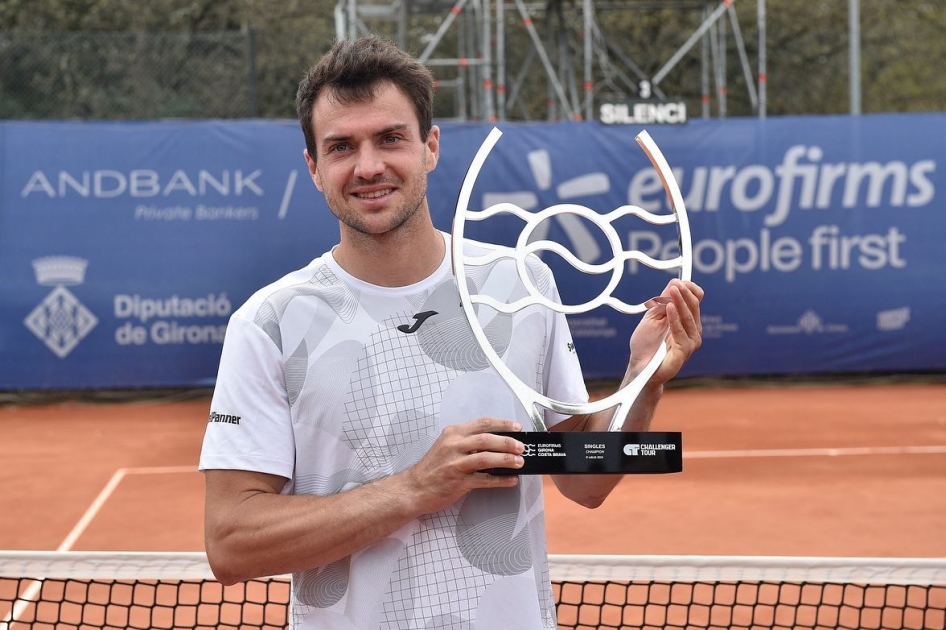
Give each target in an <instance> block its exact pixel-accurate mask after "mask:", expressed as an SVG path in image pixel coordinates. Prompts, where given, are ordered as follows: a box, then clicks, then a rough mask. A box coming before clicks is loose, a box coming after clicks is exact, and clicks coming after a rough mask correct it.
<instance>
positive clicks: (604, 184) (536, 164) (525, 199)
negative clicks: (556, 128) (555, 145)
mask: <svg viewBox="0 0 946 630" xmlns="http://www.w3.org/2000/svg"><path fill="white" fill-rule="evenodd" d="M526 159H527V160H528V162H529V168H530V170H531V171H532V177H533V179H534V180H535V184H536V187H537V188H538V189H539V190H543V191H545V190H550V189H551V188H552V159H551V157H550V156H549V152H548V151H546V150H545V149H538V150H536V151H530V152H529V154H528V155H527V156H526ZM609 190H611V181H610V179H609V178H608V174H607V173H602V172H596V173H588V174H587V175H580V176H578V177H575V178H572V179H569V180H566V181H564V182H562V183H561V184H559V185H558V186H556V187H555V193H556V195H557V197H558V199H559V200H560V201H568V200H570V199H576V198H579V197H585V196H587V195H600V194H603V193H606V192H608V191H609ZM501 202H507V203H513V204H515V205H517V206H519V207H520V208H522V209H523V210H534V209H536V208H538V206H539V196H538V195H537V194H536V193H534V192H532V191H531V190H524V191H516V192H504V193H498V192H491V193H484V194H483V207H484V208H489V207H490V206H493V205H496V204H497V203H501ZM552 221H557V222H558V224H559V225H560V226H561V228H562V230H564V232H565V235H566V236H567V237H568V240H569V241H571V248H570V250H571V251H572V252H573V253H574V254H575V255H576V256H578V258H579V259H581V260H582V262H586V263H591V262H594V261H596V260H597V259H598V258H599V257H600V256H601V247H600V246H599V245H598V242H597V241H596V240H595V237H594V235H593V234H592V233H591V232H590V231H589V230H588V228H587V227H586V225H585V224H584V223H583V222H582V220H581V219H580V218H579V217H577V216H575V215H572V214H560V215H557V216H555V217H553V218H552V219H551V220H549V221H543V222H542V223H541V224H540V225H539V226H538V227H537V228H536V229H535V231H534V232H533V233H532V236H531V238H530V239H529V242H533V241H537V240H542V239H544V238H546V237H547V236H548V233H549V229H550V228H551V227H552Z"/></svg>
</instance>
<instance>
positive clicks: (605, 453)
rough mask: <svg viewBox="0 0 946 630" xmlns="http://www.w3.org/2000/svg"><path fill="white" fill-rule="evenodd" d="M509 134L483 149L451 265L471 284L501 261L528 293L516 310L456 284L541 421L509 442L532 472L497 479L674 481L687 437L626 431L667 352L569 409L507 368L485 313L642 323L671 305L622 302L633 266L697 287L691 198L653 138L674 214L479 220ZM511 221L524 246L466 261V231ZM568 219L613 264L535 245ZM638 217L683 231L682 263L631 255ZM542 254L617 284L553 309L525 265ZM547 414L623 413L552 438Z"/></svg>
mask: <svg viewBox="0 0 946 630" xmlns="http://www.w3.org/2000/svg"><path fill="white" fill-rule="evenodd" d="M501 136H502V132H501V131H500V130H499V129H495V128H494V129H493V130H492V131H491V132H490V134H489V135H488V136H487V138H486V139H485V140H484V141H483V144H482V145H481V146H480V149H479V151H477V153H476V156H475V157H474V158H473V161H472V163H471V164H470V167H469V169H468V171H467V174H466V177H465V178H464V180H463V185H462V187H461V189H460V195H459V197H458V199H457V210H456V214H455V215H454V220H453V230H452V235H453V237H452V252H451V255H452V264H453V272H454V275H455V276H456V277H457V278H458V279H460V278H466V277H467V271H468V269H469V268H471V267H474V266H478V265H488V264H493V263H494V262H495V261H496V260H497V258H499V257H505V258H512V259H514V260H515V264H516V269H517V271H518V274H519V279H520V281H521V282H522V284H523V286H524V287H525V288H526V291H527V292H528V296H527V297H525V298H522V299H518V300H516V301H515V302H513V303H503V302H501V301H499V300H497V299H495V298H494V297H492V296H490V295H485V294H482V295H480V294H474V293H471V292H470V287H469V286H468V283H467V282H463V281H460V282H457V287H458V289H459V294H460V304H461V306H462V310H463V313H464V316H465V317H466V320H467V321H468V322H469V324H470V327H471V329H472V331H473V336H474V337H475V339H476V341H477V343H478V345H479V347H480V348H481V349H482V351H483V353H484V354H485V356H486V359H487V361H488V362H489V364H490V365H491V366H492V367H493V369H495V370H496V372H497V373H498V374H499V375H500V377H502V379H503V381H505V383H506V384H507V385H508V386H509V388H510V389H511V390H512V391H513V393H514V394H515V396H516V397H517V398H518V400H519V402H520V403H521V404H522V406H523V407H524V408H525V410H526V412H527V413H528V415H529V418H530V419H531V421H532V431H527V432H522V433H515V434H509V435H512V436H513V437H515V438H516V439H517V440H519V441H521V442H524V443H525V445H526V450H525V453H524V461H525V465H524V466H523V468H521V469H517V470H513V469H494V470H491V471H490V472H493V473H495V474H579V473H607V474H615V473H617V474H629V473H671V472H679V471H680V470H682V468H683V463H682V451H681V448H682V440H681V435H680V433H673V432H636V433H635V432H624V431H621V430H620V429H621V426H622V425H623V423H624V418H625V417H626V415H627V413H628V411H629V410H630V407H631V405H632V404H633V403H634V401H635V400H636V399H637V397H638V395H640V392H641V391H642V390H643V388H644V386H645V385H646V384H647V381H648V380H649V379H650V377H651V376H652V375H653V374H654V372H655V371H656V370H657V368H658V367H659V366H660V363H661V362H662V361H663V359H664V357H665V356H666V354H667V346H666V343H665V342H664V343H660V344H658V347H657V348H656V349H655V351H654V354H653V356H652V357H651V358H650V359H649V361H648V362H647V364H646V366H645V367H644V369H643V370H641V372H640V373H638V374H637V375H636V376H635V377H634V378H633V380H631V381H630V382H629V383H627V384H626V385H625V386H624V387H622V388H621V389H619V390H618V391H616V392H615V393H613V394H611V395H610V396H607V397H606V398H602V399H600V400H596V401H592V402H588V403H569V402H564V401H560V400H554V399H552V398H549V397H547V396H545V395H543V394H541V393H540V392H537V391H535V390H534V389H533V388H532V387H530V386H529V385H527V384H526V383H524V382H523V381H522V380H521V379H520V378H519V377H518V376H517V375H516V374H515V373H513V371H512V370H511V369H509V367H508V366H507V365H506V364H505V363H504V362H503V359H502V357H500V356H499V354H498V353H497V352H496V350H495V349H494V348H493V346H492V344H491V343H490V341H489V339H488V338H487V335H486V332H485V331H484V328H483V326H482V325H481V324H480V322H479V319H478V317H477V312H476V309H477V308H478V307H488V308H490V309H494V310H495V311H497V312H499V313H506V314H511V313H514V312H517V311H519V310H521V309H524V308H527V307H530V306H533V305H539V306H541V307H544V308H549V309H552V310H555V311H558V312H559V313H564V314H566V315H574V314H580V313H587V312H588V311H591V310H594V309H596V308H598V307H600V306H609V307H611V308H613V309H614V310H616V311H618V312H620V313H623V314H627V315H633V314H640V313H643V312H644V311H646V310H647V309H648V308H653V307H655V306H657V307H662V305H663V304H666V302H667V301H668V300H667V299H666V298H660V297H655V298H649V299H647V300H644V301H642V302H640V303H636V304H628V303H626V302H624V301H622V300H621V299H619V298H617V297H615V296H614V295H613V293H614V290H615V289H616V288H617V286H618V284H619V283H620V281H621V279H622V277H623V274H624V271H625V269H626V267H627V264H628V261H635V262H636V263H638V264H642V265H646V266H648V267H651V268H653V269H658V270H664V271H667V272H669V271H672V270H674V269H676V270H677V277H678V278H680V279H681V280H689V279H690V277H691V274H692V267H693V255H692V242H691V238H690V227H689V222H688V220H687V214H686V208H685V207H684V204H683V195H682V194H681V193H680V188H679V186H678V185H677V182H676V179H675V178H674V176H673V173H672V171H671V170H670V166H669V165H668V164H667V161H666V159H664V156H663V154H662V153H661V152H660V149H659V148H658V147H657V144H656V143H655V142H654V141H653V139H651V137H650V135H649V134H648V133H647V132H646V131H642V132H641V133H640V134H638V135H637V137H636V140H637V143H638V144H639V145H640V146H641V148H642V149H643V150H644V153H645V154H646V155H647V157H648V158H649V159H650V162H651V164H652V165H653V166H654V168H655V169H656V171H657V174H658V175H659V177H660V179H661V181H662V182H663V186H664V190H665V192H666V194H667V197H668V200H669V204H670V208H671V210H672V213H671V214H654V213H652V212H649V211H646V210H644V209H642V208H639V207H637V206H630V205H625V206H621V207H619V208H617V209H615V210H613V211H611V212H609V213H607V214H600V213H598V212H596V211H594V210H592V209H590V208H587V207H585V206H581V205H576V204H557V205H554V206H550V207H548V208H545V209H543V210H541V211H538V212H529V211H526V210H523V209H522V208H520V207H519V206H516V205H515V204H512V203H498V204H495V205H492V206H490V207H488V208H486V209H484V210H470V209H469V201H470V196H471V194H472V192H473V186H474V184H475V182H476V179H477V177H478V176H479V173H480V170H481V169H482V167H483V164H484V162H485V161H486V158H487V156H488V155H489V153H490V151H492V149H493V147H494V146H495V145H496V143H497V142H498V141H499V139H500V137H501ZM503 213H508V214H512V215H515V216H517V217H519V218H520V219H522V220H523V221H525V228H524V229H523V230H522V232H521V233H520V234H519V237H518V240H517V243H516V246H515V247H514V248H510V249H503V250H500V253H498V254H492V255H488V256H480V257H471V256H467V255H464V226H465V225H466V223H467V222H468V221H482V220H485V219H488V218H491V217H494V216H497V215H500V214H503ZM559 215H576V216H578V217H581V218H583V219H586V220H587V221H589V222H591V223H593V224H594V225H595V226H597V227H598V228H599V229H600V230H601V231H602V233H603V234H604V235H605V236H606V237H607V240H608V242H609V243H610V246H611V249H612V252H613V256H612V258H611V260H609V261H607V262H604V263H601V264H589V263H586V262H584V261H582V260H580V259H579V258H578V257H576V256H575V255H574V254H572V252H570V251H569V250H568V249H567V248H566V247H564V246H563V245H561V244H560V243H557V242H554V241H550V240H542V239H534V238H533V235H534V232H535V230H536V228H537V226H539V224H541V223H542V222H543V221H546V220H550V219H551V218H552V217H555V216H559ZM629 215H632V216H634V217H637V218H639V219H642V220H644V221H646V222H648V223H650V224H653V225H676V228H677V235H678V240H679V251H680V254H679V256H676V257H674V258H670V259H667V260H657V259H654V258H652V257H650V256H648V255H646V254H644V253H642V252H639V251H633V250H627V249H625V247H624V245H623V243H622V240H621V238H620V236H619V234H618V232H617V230H616V229H615V227H614V225H613V223H614V221H616V220H617V219H619V218H622V217H626V216H629ZM539 251H553V252H555V253H557V254H558V255H560V256H561V257H562V258H563V259H564V260H565V261H567V262H568V263H569V264H570V265H572V266H573V267H574V268H575V269H577V270H578V271H580V272H582V273H585V274H596V275H597V274H610V279H609V281H608V283H607V287H606V288H605V289H604V290H603V291H602V292H601V293H599V294H598V296H597V297H595V298H594V299H592V300H590V301H587V302H584V303H582V304H576V305H572V304H567V305H566V304H561V303H557V302H555V301H552V300H549V299H548V298H547V297H545V295H543V294H542V293H541V292H540V291H539V290H538V289H537V288H536V287H535V286H534V285H533V284H532V282H531V281H530V279H529V276H528V273H527V264H526V259H527V257H528V256H530V255H532V254H534V253H535V252H539ZM542 408H544V409H548V410H551V411H554V412H556V413H560V414H565V415H586V414H592V413H597V412H599V411H604V410H607V409H612V408H613V409H614V413H613V416H612V420H611V423H610V427H609V430H608V431H607V432H550V431H549V430H548V428H547V427H546V426H545V422H544V421H543V412H542V410H541V409H542Z"/></svg>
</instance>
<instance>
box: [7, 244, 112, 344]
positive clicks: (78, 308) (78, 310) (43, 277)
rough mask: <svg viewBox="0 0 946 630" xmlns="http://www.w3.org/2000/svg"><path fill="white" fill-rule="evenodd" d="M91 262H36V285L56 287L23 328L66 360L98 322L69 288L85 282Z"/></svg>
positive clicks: (54, 259) (60, 258) (66, 259)
mask: <svg viewBox="0 0 946 630" xmlns="http://www.w3.org/2000/svg"><path fill="white" fill-rule="evenodd" d="M88 264H89V261H87V260H84V259H82V258H75V257H73V256H49V257H46V258H37V259H36V260H34V261H33V271H34V273H35V274H36V282H37V283H38V284H39V285H41V286H50V287H55V288H54V289H53V290H52V292H51V293H50V294H49V295H47V296H46V298H45V299H44V300H43V301H42V302H40V304H39V305H38V306H37V307H36V308H34V309H33V311H32V312H31V313H30V314H29V315H27V317H26V319H25V320H24V322H23V323H24V324H25V325H26V327H27V328H29V329H30V331H31V332H32V333H33V334H34V335H36V336H37V337H39V339H40V340H41V341H43V343H45V344H46V347H48V348H49V349H50V350H52V351H53V352H54V353H55V354H56V356H57V357H59V358H60V359H64V358H66V355H68V354H69V353H70V352H72V350H73V348H75V347H76V345H78V343H79V342H80V341H82V339H83V338H85V336H86V335H88V334H89V332H90V331H91V330H92V329H93V328H95V326H96V324H98V322H99V320H98V318H96V317H95V315H93V314H92V312H91V311H89V309H87V308H86V307H85V305H83V304H82V302H80V301H79V300H78V299H77V298H76V296H74V295H73V294H72V292H70V291H69V289H67V288H66V285H70V286H74V285H79V284H82V283H83V282H84V281H85V269H86V267H87V266H88Z"/></svg>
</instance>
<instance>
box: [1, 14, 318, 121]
mask: <svg viewBox="0 0 946 630" xmlns="http://www.w3.org/2000/svg"><path fill="white" fill-rule="evenodd" d="M307 39H311V36H306V35H301V34H300V35H298V36H287V35H286V34H285V33H283V34H279V36H278V37H277V36H268V37H267V36H265V35H261V34H259V33H257V32H254V31H249V32H233V31H229V32H216V33H115V32H107V33H87V32H52V33H51V32H20V31H0V119H60V120H61V119H83V120H140V119H156V118H255V117H268V118H293V117H294V116H295V111H294V106H293V98H294V96H295V88H296V83H297V82H298V80H299V79H300V78H301V77H302V73H303V72H304V71H305V69H306V67H307V66H308V64H309V63H310V62H311V61H312V60H314V59H316V58H317V57H318V56H319V55H320V54H321V53H322V52H324V51H325V50H326V48H327V46H328V45H329V43H330V42H327V41H325V40H324V39H323V40H322V41H306V40H307Z"/></svg>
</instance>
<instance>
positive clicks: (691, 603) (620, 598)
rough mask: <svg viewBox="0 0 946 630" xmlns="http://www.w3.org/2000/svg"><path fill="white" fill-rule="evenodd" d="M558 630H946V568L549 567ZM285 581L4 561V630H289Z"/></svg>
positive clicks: (758, 560)
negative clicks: (224, 580) (231, 581)
mask: <svg viewBox="0 0 946 630" xmlns="http://www.w3.org/2000/svg"><path fill="white" fill-rule="evenodd" d="M550 571H551V576H552V581H553V591H554V593H555V599H556V603H557V606H558V617H559V628H575V629H578V630H589V629H591V628H615V629H620V630H624V629H630V628H640V629H657V628H680V629H686V630H689V629H696V628H706V629H722V628H746V629H750V630H754V629H756V628H786V629H787V628H792V629H795V628H811V629H822V628H850V629H861V628H865V629H867V628H870V629H891V630H894V629H896V630H901V629H904V628H910V629H913V628H915V629H918V630H927V629H936V630H944V628H946V559H906V558H902V559H900V558H894V559H892V558H795V557H720V556H705V557H698V556H577V555H564V556H562V555H553V556H551V557H550ZM288 608H289V583H288V581H287V580H286V579H285V578H270V579H262V580H254V581H251V582H247V583H241V584H237V585H234V586H226V587H225V586H223V585H221V584H219V583H218V582H216V581H215V580H214V579H213V575H212V574H211V572H210V568H209V566H208V565H207V560H206V557H205V556H204V555H203V554H201V553H146V552H142V553H113V552H93V553H84V552H22V551H20V552H16V551H14V552H0V630H23V629H25V628H33V629H37V630H39V629H47V628H50V629H52V628H55V629H57V630H58V629H68V628H75V629H79V630H86V629H93V628H101V629H109V630H110V629H118V628H122V629H124V628H168V629H185V628H187V629H195V630H196V629H201V630H202V629H205V628H206V629H210V628H224V629H230V628H232V629H241V630H242V629H250V628H260V629H272V628H284V627H286V624H287V619H288V615H289V612H288Z"/></svg>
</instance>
